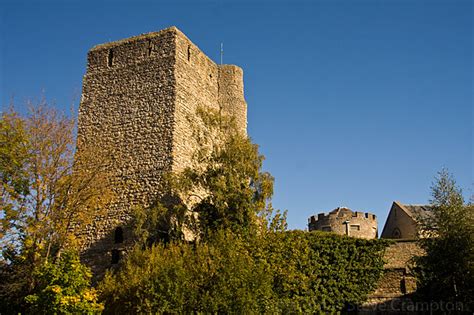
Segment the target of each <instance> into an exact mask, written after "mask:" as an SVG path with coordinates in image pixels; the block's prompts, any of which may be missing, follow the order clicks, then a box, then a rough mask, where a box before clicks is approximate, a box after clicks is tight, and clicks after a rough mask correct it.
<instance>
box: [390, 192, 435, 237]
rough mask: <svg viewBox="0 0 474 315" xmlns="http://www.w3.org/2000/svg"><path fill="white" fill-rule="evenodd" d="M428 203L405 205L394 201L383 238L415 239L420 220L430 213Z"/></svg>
mask: <svg viewBox="0 0 474 315" xmlns="http://www.w3.org/2000/svg"><path fill="white" fill-rule="evenodd" d="M430 210H431V208H430V206H428V205H408V204H406V205H404V204H402V203H401V202H398V201H394V202H393V203H392V207H391V208H390V212H389V213H388V217H387V221H386V222H385V225H384V227H383V230H382V235H381V237H382V238H390V239H407V240H414V239H415V238H416V236H417V233H418V231H417V226H418V220H419V219H420V218H425V217H426V216H428V215H429V214H430Z"/></svg>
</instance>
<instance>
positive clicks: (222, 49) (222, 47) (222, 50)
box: [221, 43, 224, 65]
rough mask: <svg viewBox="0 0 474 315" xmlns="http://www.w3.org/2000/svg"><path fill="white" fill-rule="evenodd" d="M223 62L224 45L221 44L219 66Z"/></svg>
mask: <svg viewBox="0 0 474 315" xmlns="http://www.w3.org/2000/svg"><path fill="white" fill-rule="evenodd" d="M223 60H224V43H221V65H222V63H223Z"/></svg>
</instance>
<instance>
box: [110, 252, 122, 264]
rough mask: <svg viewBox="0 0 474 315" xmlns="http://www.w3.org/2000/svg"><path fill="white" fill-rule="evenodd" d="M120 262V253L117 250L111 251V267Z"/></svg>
mask: <svg viewBox="0 0 474 315" xmlns="http://www.w3.org/2000/svg"><path fill="white" fill-rule="evenodd" d="M119 260H120V251H119V250H118V249H112V261H111V262H112V265H115V264H118V262H119Z"/></svg>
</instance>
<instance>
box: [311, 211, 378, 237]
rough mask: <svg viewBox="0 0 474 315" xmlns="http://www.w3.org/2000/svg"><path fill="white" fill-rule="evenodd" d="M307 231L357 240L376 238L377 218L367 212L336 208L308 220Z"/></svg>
mask: <svg viewBox="0 0 474 315" xmlns="http://www.w3.org/2000/svg"><path fill="white" fill-rule="evenodd" d="M308 230H309V231H316V230H319V231H325V232H333V233H336V234H340V235H348V236H352V237H359V238H367V239H372V238H377V237H378V230H377V216H376V215H375V214H372V213H369V212H360V211H352V210H351V209H349V208H346V207H338V208H336V209H334V210H332V211H331V212H329V213H328V214H326V213H319V214H318V215H313V216H311V217H309V219H308Z"/></svg>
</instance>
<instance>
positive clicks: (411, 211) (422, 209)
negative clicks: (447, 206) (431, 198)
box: [393, 201, 433, 221]
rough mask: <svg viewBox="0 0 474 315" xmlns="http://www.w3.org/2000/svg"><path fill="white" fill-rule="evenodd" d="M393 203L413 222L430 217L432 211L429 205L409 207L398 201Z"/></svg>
mask: <svg viewBox="0 0 474 315" xmlns="http://www.w3.org/2000/svg"><path fill="white" fill-rule="evenodd" d="M393 203H394V204H396V205H398V207H399V208H400V209H402V210H403V211H405V213H406V214H408V216H410V218H412V219H413V220H415V221H418V219H419V218H427V217H429V216H431V213H432V212H431V211H432V210H433V207H432V206H430V205H409V204H402V203H401V202H399V201H394V202H393Z"/></svg>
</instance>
